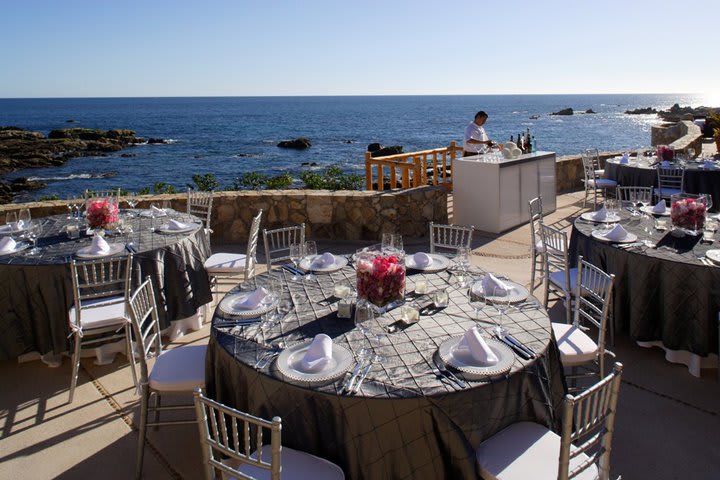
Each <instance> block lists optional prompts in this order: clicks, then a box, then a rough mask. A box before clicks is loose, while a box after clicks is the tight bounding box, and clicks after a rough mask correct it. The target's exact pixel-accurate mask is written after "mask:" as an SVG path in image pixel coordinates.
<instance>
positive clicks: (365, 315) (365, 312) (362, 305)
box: [354, 300, 375, 339]
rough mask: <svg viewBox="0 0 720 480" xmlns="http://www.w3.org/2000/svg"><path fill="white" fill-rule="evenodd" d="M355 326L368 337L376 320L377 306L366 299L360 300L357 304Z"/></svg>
mask: <svg viewBox="0 0 720 480" xmlns="http://www.w3.org/2000/svg"><path fill="white" fill-rule="evenodd" d="M354 320H355V327H356V328H357V329H358V331H359V332H360V333H362V334H363V336H364V337H365V339H367V338H368V334H369V333H370V329H371V326H372V323H373V322H374V321H375V308H373V306H372V304H371V303H370V302H368V301H366V300H358V302H357V305H355V319H354Z"/></svg>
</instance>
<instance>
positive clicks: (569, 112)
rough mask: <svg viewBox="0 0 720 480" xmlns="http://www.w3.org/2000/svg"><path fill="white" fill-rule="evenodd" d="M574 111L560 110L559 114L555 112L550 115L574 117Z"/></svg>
mask: <svg viewBox="0 0 720 480" xmlns="http://www.w3.org/2000/svg"><path fill="white" fill-rule="evenodd" d="M573 113H574V112H573V109H572V108H563V109H562V110H559V111H557V112H553V113H551V114H550V115H572V114H573Z"/></svg>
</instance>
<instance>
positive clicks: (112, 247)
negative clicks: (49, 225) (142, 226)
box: [75, 234, 125, 260]
mask: <svg viewBox="0 0 720 480" xmlns="http://www.w3.org/2000/svg"><path fill="white" fill-rule="evenodd" d="M124 250H125V245H124V244H119V243H108V242H107V240H105V238H103V236H102V235H97V234H96V235H94V236H93V238H92V242H91V243H90V245H88V246H87V247H82V248H79V249H78V250H77V252H75V256H76V257H77V258H82V259H88V260H90V259H97V258H104V257H110V256H113V255H117V254H119V253H121V252H123V251H124Z"/></svg>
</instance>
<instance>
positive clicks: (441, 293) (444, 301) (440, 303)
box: [432, 288, 448, 308]
mask: <svg viewBox="0 0 720 480" xmlns="http://www.w3.org/2000/svg"><path fill="white" fill-rule="evenodd" d="M432 299H433V304H434V305H435V308H445V307H447V306H448V292H447V290H446V289H444V288H441V289H440V290H435V292H433V296H432Z"/></svg>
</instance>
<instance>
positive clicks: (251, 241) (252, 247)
mask: <svg viewBox="0 0 720 480" xmlns="http://www.w3.org/2000/svg"><path fill="white" fill-rule="evenodd" d="M262 214H263V211H262V209H260V211H258V213H257V215H255V216H254V217H253V220H252V224H251V225H250V235H249V236H248V245H247V252H246V253H245V281H246V282H247V281H248V280H249V279H250V278H252V277H253V276H254V275H255V265H256V264H257V245H258V238H259V237H260V221H261V220H262Z"/></svg>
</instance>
